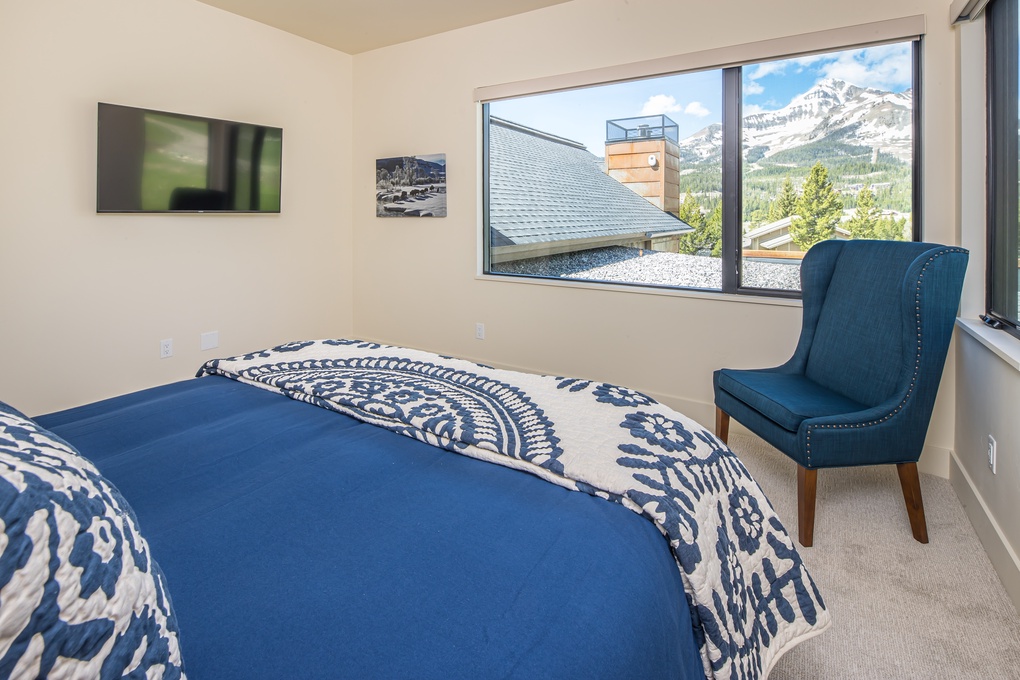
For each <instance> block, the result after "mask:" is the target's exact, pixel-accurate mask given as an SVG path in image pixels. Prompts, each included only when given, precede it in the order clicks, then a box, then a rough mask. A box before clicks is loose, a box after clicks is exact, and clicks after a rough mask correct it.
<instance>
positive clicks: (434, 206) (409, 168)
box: [375, 153, 446, 217]
mask: <svg viewBox="0 0 1020 680" xmlns="http://www.w3.org/2000/svg"><path fill="white" fill-rule="evenodd" d="M375 214H376V217H446V154H445V153H436V154H429V155H425V156H397V157H395V158H380V159H378V160H376V162H375Z"/></svg>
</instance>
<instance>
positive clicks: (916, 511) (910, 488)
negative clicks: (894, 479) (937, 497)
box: [896, 463, 928, 543]
mask: <svg viewBox="0 0 1020 680" xmlns="http://www.w3.org/2000/svg"><path fill="white" fill-rule="evenodd" d="M896 472H898V473H899V475H900V487H901V488H902V489H903V500H904V501H905V502H906V504H907V516H908V517H910V531H911V532H913V534H914V540H916V541H917V542H918V543H927V542H928V524H927V522H925V520H924V502H923V501H922V500H921V478H920V477H918V475H917V463H897V464H896Z"/></svg>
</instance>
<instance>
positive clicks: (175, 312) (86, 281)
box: [0, 0, 353, 413]
mask: <svg viewBox="0 0 1020 680" xmlns="http://www.w3.org/2000/svg"><path fill="white" fill-rule="evenodd" d="M0 63H2V64H3V68H2V69H0V102H2V105H0V130H2V131H3V143H2V145H0V150H2V151H0V206H2V208H0V291H2V292H3V312H2V319H3V329H2V332H0V399H2V400H4V401H8V402H10V403H12V404H13V405H15V406H17V407H18V408H21V409H22V410H25V411H27V412H29V413H40V412H44V411H51V410H55V409H59V408H63V407H67V406H72V405H75V404H80V403H83V402H87V401H91V400H95V399H99V398H103V397H107V396H111V395H114V394H118V393H123V392H126V391H130V390H135V389H140V388H144V387H148V386H151V385H156V384H160V383H165V382H170V381H172V380H177V379H182V378H186V377H190V376H192V375H194V373H195V370H196V369H197V368H198V366H199V365H200V364H201V363H202V361H204V360H205V359H207V358H210V357H211V356H213V355H215V354H229V353H238V352H243V351H248V350H251V349H256V348H259V347H264V346H268V345H271V344H276V343H279V342H282V341H286V340H290V339H295V338H301V337H320V336H334V335H345V334H349V333H350V332H351V330H352V324H353V322H352V313H353V306H352V296H353V278H352V269H351V263H352V254H351V229H350V209H349V204H350V201H351V190H350V186H351V177H350V169H351V164H350V148H351V134H352V124H351V119H352V117H351V104H350V91H351V78H352V76H351V69H352V59H351V57H350V56H348V55H345V54H342V53H339V52H336V51H333V50H330V49H327V48H325V47H322V46H320V45H317V44H314V43H311V42H308V41H306V40H302V39H299V38H296V37H294V36H291V35H288V34H286V33H283V32H281V31H278V30H275V29H271V28H268V27H266V26H263V25H261V24H258V23H255V22H251V21H248V20H246V19H241V18H239V17H237V16H235V15H233V14H229V13H226V12H223V11H221V10H218V9H214V8H212V7H209V6H208V5H204V4H202V3H199V2H194V0H159V1H156V0H89V2H78V1H77V0H33V2H21V1H20V0H0ZM99 101H106V102H112V103H119V104H126V105H131V106H140V107H149V108H156V109H163V110H168V111H176V112H183V113H190V114H195V115H202V116H209V117H215V118H225V119H232V120H241V121H246V122H254V123H260V124H265V125H275V126H281V127H283V129H284V158H283V199H282V200H283V210H282V213H281V214H280V215H255V216H237V215H235V216H225V215H188V216H174V215H108V214H104V215H97V214H96V212H95V167H96V103H97V102H99ZM212 330H218V331H219V332H220V348H219V349H218V350H215V351H213V352H204V353H200V352H199V334H200V333H201V332H203V331H212ZM170 337H172V338H173V339H174V348H175V356H174V357H172V358H170V359H164V360H160V359H159V358H158V356H159V354H158V343H159V340H160V339H162V338H170Z"/></svg>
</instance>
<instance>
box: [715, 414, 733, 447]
mask: <svg viewBox="0 0 1020 680" xmlns="http://www.w3.org/2000/svg"><path fill="white" fill-rule="evenodd" d="M715 436H716V437H719V439H722V441H723V444H729V443H730V414H729V413H726V411H723V410H722V409H721V408H719V407H718V406H716V407H715Z"/></svg>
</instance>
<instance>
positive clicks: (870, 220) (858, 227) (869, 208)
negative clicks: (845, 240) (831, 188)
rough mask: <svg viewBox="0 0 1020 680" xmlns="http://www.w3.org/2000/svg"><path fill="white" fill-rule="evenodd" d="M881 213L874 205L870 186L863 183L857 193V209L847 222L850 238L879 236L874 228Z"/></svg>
mask: <svg viewBox="0 0 1020 680" xmlns="http://www.w3.org/2000/svg"><path fill="white" fill-rule="evenodd" d="M881 215H882V211H881V210H879V209H878V208H877V207H875V194H874V193H872V191H871V187H869V186H868V185H866V184H865V185H864V187H863V188H862V189H861V191H860V193H858V194H857V211H856V212H855V213H854V216H853V217H851V218H850V221H849V222H848V223H847V226H848V227H849V229H850V238H872V239H874V238H880V237H879V236H877V235H876V233H875V228H876V227H877V226H878V218H879V217H880V216H881Z"/></svg>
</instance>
